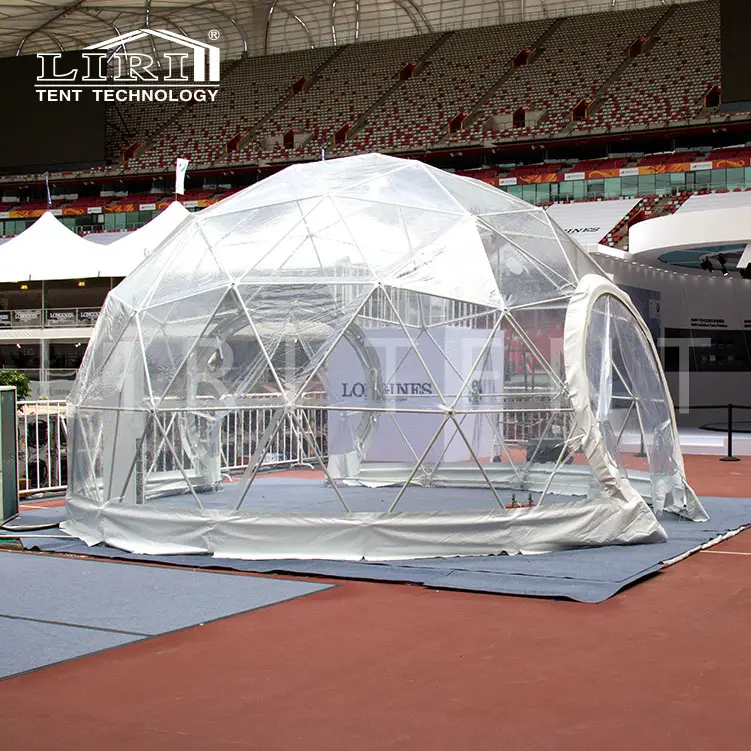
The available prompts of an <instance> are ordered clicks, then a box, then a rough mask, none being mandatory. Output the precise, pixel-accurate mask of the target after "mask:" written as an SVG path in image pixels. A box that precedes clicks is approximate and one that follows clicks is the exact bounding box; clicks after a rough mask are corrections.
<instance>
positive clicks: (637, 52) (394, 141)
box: [89, 0, 748, 175]
mask: <svg viewBox="0 0 751 751" xmlns="http://www.w3.org/2000/svg"><path fill="white" fill-rule="evenodd" d="M719 34H720V29H719V0H700V1H699V2H692V3H687V4H678V5H672V4H666V5H657V6H652V7H649V8H642V9H635V10H623V11H610V12H603V13H598V14H588V15H573V16H570V17H568V18H558V19H539V20H534V21H528V22H524V23H514V24H505V25H501V26H485V27H480V28H473V29H463V30H460V31H449V32H446V33H443V34H440V33H434V34H428V35H422V36H413V37H403V38H398V39H392V40H385V41H377V42H359V43H356V44H351V45H344V46H342V47H338V48H336V47H333V48H316V49H307V50H300V51H296V52H290V53H283V54H276V55H270V56H265V57H243V58H240V59H237V60H234V61H228V62H225V63H224V65H223V72H222V81H221V86H220V89H219V93H218V95H217V97H216V100H215V101H214V102H209V103H196V104H191V105H183V104H179V103H174V104H170V103H164V104H160V105H157V106H155V105H154V104H153V103H135V102H133V103H127V104H125V103H124V104H118V105H112V106H108V109H107V128H108V133H107V154H108V159H109V160H110V162H111V166H110V167H109V168H105V167H95V168H92V169H91V170H90V171H89V173H90V174H93V175H100V174H102V173H104V172H107V171H108V169H109V170H110V171H112V170H115V171H116V172H118V173H122V174H128V173H131V174H137V173H146V174H149V173H165V172H169V171H171V170H172V169H173V167H174V160H175V158H176V157H187V158H189V159H190V160H191V169H193V170H195V169H196V168H202V167H209V166H228V165H240V164H261V165H266V164H268V163H269V162H274V163H280V164H283V163H286V162H290V161H295V160H300V159H311V158H318V157H319V156H320V150H321V147H322V146H325V147H326V150H327V153H329V154H330V155H331V156H335V155H345V154H351V153H357V152H362V151H383V152H394V153H404V152H415V153H421V152H424V151H426V150H431V149H435V148H453V147H454V146H462V145H466V144H480V145H483V144H484V145H489V144H491V143H504V142H515V141H519V140H520V139H521V140H545V139H549V138H562V137H574V136H579V135H582V134H586V133H594V134H601V133H603V132H610V133H613V132H620V131H628V130H640V129H642V130H643V129H646V128H649V127H664V126H665V125H668V124H675V123H685V122H687V121H692V122H693V123H696V122H697V118H698V119H699V120H698V121H701V119H703V120H705V121H706V120H707V119H708V118H709V117H710V116H716V115H717V107H716V101H714V102H713V103H712V106H709V107H708V106H705V104H706V102H705V96H706V95H707V94H708V93H709V92H710V91H712V90H713V89H714V88H715V87H717V86H718V85H719V83H720V61H719V50H720V44H719ZM723 117H725V116H723ZM747 153H748V152H746V154H747ZM727 154H735V155H736V156H737V155H738V150H737V149H736V150H728V151H727ZM682 156H687V155H685V154H684V155H682ZM722 158H725V157H724V155H723V157H722ZM123 162H124V163H123ZM572 169H574V171H576V170H577V169H578V168H572ZM581 169H585V168H581Z"/></svg>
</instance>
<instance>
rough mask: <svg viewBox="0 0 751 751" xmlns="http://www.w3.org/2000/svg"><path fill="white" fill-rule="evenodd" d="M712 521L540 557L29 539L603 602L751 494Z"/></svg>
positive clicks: (724, 521)
mask: <svg viewBox="0 0 751 751" xmlns="http://www.w3.org/2000/svg"><path fill="white" fill-rule="evenodd" d="M702 501H703V502H704V503H705V506H706V508H707V511H708V512H709V514H710V517H711V519H710V521H708V522H705V523H702V524H697V523H694V522H688V521H682V520H679V519H677V518H676V517H674V516H672V515H670V514H666V515H665V516H664V517H663V519H662V522H663V525H664V527H665V529H666V530H667V532H668V536H669V539H668V541H667V542H665V543H662V544H657V545H628V546H611V547H603V548H587V549H582V550H570V551H565V552H560V553H546V554H544V555H534V556H506V555H499V556H481V557H465V558H430V559H423V560H413V561H394V562H388V563H364V562H346V561H296V560H282V561H239V560H230V559H220V558H212V557H210V556H196V555H188V556H184V555H181V556H138V555H132V554H129V553H125V552H123V551H121V550H117V549H115V548H109V547H106V546H102V545H98V546H96V547H93V548H89V547H87V546H86V545H85V544H84V543H82V542H80V541H78V540H74V539H67V540H57V539H48V540H44V539H41V540H40V539H31V538H28V539H26V540H25V541H24V542H25V545H26V546H27V547H32V546H35V547H38V548H39V549H40V550H47V551H59V552H70V553H84V554H88V555H93V556H102V557H107V558H134V559H136V560H144V559H147V560H154V561H160V562H165V563H173V564H176V565H181V566H206V567H214V568H217V567H218V568H228V569H236V570H240V571H254V572H258V573H270V572H276V573H286V574H299V575H319V576H331V577H338V578H348V579H363V580H370V581H384V582H407V583H412V584H423V585H425V586H429V587H436V588H445V589H461V590H470V591H476V592H488V593H497V594H511V595H529V596H537V597H552V598H566V599H571V600H577V601H579V602H591V603H594V602H601V601H603V600H606V599H608V598H609V597H612V596H613V595H614V594H616V593H617V592H619V591H620V590H621V589H623V588H624V587H626V586H628V585H629V584H632V583H634V582H637V581H639V580H641V579H644V578H645V577H647V576H650V575H651V574H654V573H656V572H658V571H659V570H660V569H662V568H663V567H664V565H665V563H664V562H665V561H669V560H671V559H673V558H676V557H678V556H680V555H683V554H684V553H687V552H688V551H690V550H693V549H694V548H697V547H698V546H700V545H703V544H705V543H707V542H709V541H710V540H713V539H716V538H717V537H719V536H720V535H723V534H725V533H727V532H729V531H732V530H736V529H739V528H742V527H744V526H746V525H751V499H737V498H705V499H702ZM33 514H34V515H35V514H43V515H44V518H46V519H53V518H55V516H56V515H57V518H59V519H61V518H62V509H55V510H45V511H43V512H41V511H34V512H26V513H24V514H23V515H22V517H21V519H19V520H18V521H16V522H14V523H32V522H33V520H34V519H37V518H42V517H41V516H39V517H37V516H32V515H33Z"/></svg>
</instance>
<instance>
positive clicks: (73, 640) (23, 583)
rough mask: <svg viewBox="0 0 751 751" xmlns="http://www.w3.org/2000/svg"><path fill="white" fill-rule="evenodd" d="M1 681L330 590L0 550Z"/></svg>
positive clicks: (296, 583)
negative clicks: (56, 663) (40, 668)
mask: <svg viewBox="0 0 751 751" xmlns="http://www.w3.org/2000/svg"><path fill="white" fill-rule="evenodd" d="M0 581H2V582H3V589H2V592H1V593H0V677H7V676H9V675H13V674H16V673H19V672H24V671H28V670H32V669H34V668H38V667H41V666H43V665H49V664H51V663H55V662H60V661H63V660H68V659H71V658H73V657H80V656H82V655H84V654H90V653H92V652H97V651H99V650H102V649H107V648H110V647H114V646H118V645H121V644H126V643H129V642H132V641H137V640H139V639H143V638H146V637H149V636H156V635H158V634H164V633H167V632H170V631H175V630H178V629H181V628H186V627H188V626H194V625H197V624H200V623H206V622H208V621H213V620H216V619H218V618H224V617H227V616H229V615H233V614H236V613H240V612H246V611H248V610H255V609H257V608H262V607H265V606H267V605H272V604H275V603H279V602H284V601H285V600H290V599H293V598H295V597H300V596H302V595H307V594H311V593H313V592H320V591H321V590H323V589H328V588H329V586H330V585H326V584H314V583H308V582H303V581H298V580H281V579H264V578H259V577H245V576H225V575H222V574H220V573H212V572H210V571H189V570H186V569H181V568H154V567H146V566H129V565H124V564H122V563H118V562H113V561H96V560H94V561H91V560H79V559H75V558H65V557H57V556H37V555H27V554H24V553H12V552H0Z"/></svg>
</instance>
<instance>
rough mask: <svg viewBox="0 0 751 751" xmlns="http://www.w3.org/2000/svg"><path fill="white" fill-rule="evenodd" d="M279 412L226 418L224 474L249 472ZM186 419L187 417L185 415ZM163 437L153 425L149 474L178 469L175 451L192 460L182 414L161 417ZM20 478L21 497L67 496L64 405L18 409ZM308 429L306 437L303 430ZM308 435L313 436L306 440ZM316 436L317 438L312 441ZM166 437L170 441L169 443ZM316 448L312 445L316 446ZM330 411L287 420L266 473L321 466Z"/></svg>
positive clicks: (146, 447)
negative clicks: (63, 493)
mask: <svg viewBox="0 0 751 751" xmlns="http://www.w3.org/2000/svg"><path fill="white" fill-rule="evenodd" d="M273 413H274V410H271V409H264V408H247V409H238V410H233V411H231V412H228V413H226V414H224V415H223V416H222V418H221V423H220V425H219V431H218V434H217V437H218V441H219V450H220V455H221V469H222V471H223V472H225V473H232V472H236V471H239V470H242V469H244V468H245V467H247V465H248V462H249V461H250V457H251V455H252V454H253V452H254V451H255V450H256V447H257V446H258V445H259V443H260V440H261V436H263V434H264V431H265V430H266V428H267V427H268V425H269V423H270V422H271V419H272V415H273ZM183 418H184V413H183ZM160 420H161V421H162V426H163V428H164V432H162V430H160V428H159V426H157V425H156V424H155V423H153V422H152V425H151V427H150V428H149V430H148V431H147V435H146V439H145V441H144V444H143V447H142V450H143V454H144V456H148V457H149V467H148V470H149V471H153V472H160V471H171V470H174V469H176V466H177V464H176V463H175V457H174V456H173V454H172V450H171V448H170V446H171V447H173V448H175V450H176V451H178V456H177V459H178V460H179V462H180V463H181V464H182V465H183V466H186V465H188V464H190V462H191V461H192V457H191V453H192V452H191V448H190V438H191V435H189V434H186V423H185V420H184V419H180V418H179V416H178V415H177V413H176V414H175V415H171V414H170V413H163V414H160ZM202 421H203V422H206V421H205V416H201V415H200V414H198V415H196V416H195V421H194V424H193V425H191V426H188V428H187V432H188V433H189V432H190V430H194V431H195V430H198V431H199V432H200V431H201V430H202V427H201V422H202ZM17 424H18V476H19V490H20V493H21V495H22V496H23V495H29V494H31V493H39V492H48V491H49V492H52V491H60V492H62V491H64V490H66V488H67V484H68V425H67V409H66V402H64V401H24V402H19V405H18V420H17ZM300 425H304V426H305V427H306V428H307V431H306V433H305V434H303V432H302V431H301V430H300V428H299V426H300ZM306 435H307V436H309V437H306ZM310 436H314V438H310ZM165 438H166V439H165ZM313 440H314V441H315V445H312V441H313ZM327 452H328V447H327V411H326V410H325V409H321V408H307V409H300V410H297V412H296V413H295V415H294V419H287V420H285V421H284V423H283V424H282V426H281V428H280V430H279V431H278V432H277V433H276V435H275V436H274V437H273V439H272V440H271V443H270V444H269V446H268V447H267V450H266V455H265V458H264V461H263V466H264V468H267V469H274V468H283V467H292V466H296V465H312V464H315V463H317V462H318V457H317V456H316V453H318V455H319V456H320V457H322V458H325V457H326V456H327Z"/></svg>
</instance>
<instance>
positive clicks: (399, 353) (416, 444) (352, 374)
mask: <svg viewBox="0 0 751 751" xmlns="http://www.w3.org/2000/svg"><path fill="white" fill-rule="evenodd" d="M362 333H363V336H364V340H365V342H366V347H367V349H369V350H370V351H371V352H375V353H376V354H377V359H378V368H379V369H380V375H381V380H382V383H383V391H384V394H385V398H384V399H383V402H382V403H381V404H379V405H378V406H384V407H386V408H393V409H409V410H429V409H432V410H436V411H439V410H441V408H442V407H441V399H440V396H439V395H438V394H437V393H436V388H437V389H438V390H439V391H440V392H441V393H442V394H444V396H446V395H449V394H453V395H456V394H457V393H459V392H460V390H461V387H462V383H463V377H462V376H460V375H459V374H460V373H462V374H466V373H468V372H473V366H474V365H475V364H476V363H477V360H478V358H479V357H480V355H481V354H482V353H483V347H484V346H485V343H486V342H487V339H488V335H489V331H488V330H487V329H484V330H475V329H466V328H458V327H453V326H443V327H437V328H431V329H430V334H431V336H432V337H433V339H434V340H435V341H433V339H431V338H430V336H427V335H426V334H422V335H420V336H418V333H419V332H417V331H415V332H414V333H411V335H412V337H413V339H414V338H415V337H417V339H416V347H417V350H418V351H419V353H420V357H418V356H417V354H416V353H415V351H414V350H413V349H412V348H411V347H410V345H409V341H408V340H407V338H406V336H405V334H404V332H403V331H402V330H401V329H399V328H393V329H392V328H378V329H364V330H362ZM420 358H422V360H423V362H424V363H425V366H427V370H426V368H425V366H423V363H422V362H420ZM481 362H482V363H483V366H482V367H477V368H476V369H474V374H473V376H472V377H471V378H470V380H469V383H468V388H467V389H466V390H465V394H464V397H463V398H462V399H461V400H460V403H459V404H458V405H457V406H458V409H460V410H468V411H471V410H472V408H473V406H474V407H475V408H478V409H481V408H482V406H483V402H484V401H485V400H489V399H490V398H491V396H490V395H492V399H493V402H494V403H495V404H497V403H498V402H497V400H498V398H499V395H500V394H501V393H502V390H503V332H502V331H498V332H497V334H496V336H495V338H494V341H493V342H492V344H491V345H490V346H489V347H488V349H487V351H486V352H485V354H484V355H483V357H482V358H481ZM452 365H453V367H452ZM366 369H367V368H366V367H364V366H363V359H362V358H361V357H360V355H358V353H357V352H356V351H355V349H354V347H353V346H352V344H350V342H348V341H346V340H343V341H342V342H340V344H339V345H337V347H335V348H334V351H333V352H332V353H331V357H330V359H329V363H328V368H327V375H326V378H327V383H328V387H329V389H330V390H332V391H333V393H330V394H329V403H330V404H332V405H333V404H336V405H337V406H340V407H351V409H352V410H353V412H351V413H350V412H340V411H334V410H331V411H329V417H328V426H329V453H330V454H348V453H351V452H355V451H356V450H357V441H358V439H360V440H361V439H362V437H363V433H364V432H367V431H368V429H367V427H365V426H367V419H368V416H367V413H363V412H357V410H358V409H362V408H363V407H365V406H370V407H373V406H377V405H376V403H375V401H374V400H373V399H372V393H373V382H374V378H372V377H369V375H368V373H367V372H366ZM428 371H429V372H428ZM457 371H458V372H457ZM431 376H432V378H431ZM446 398H447V400H448V399H449V397H448V396H446ZM462 417H463V416H462V415H459V416H458V419H459V420H460V422H461V426H462V430H463V431H464V433H465V435H466V436H467V438H468V439H469V441H470V442H471V443H472V446H473V449H474V450H475V451H476V452H478V455H479V456H484V457H488V456H490V455H491V451H492V445H493V430H492V427H491V424H490V422H489V421H488V419H487V418H486V417H485V415H473V414H469V415H467V416H466V417H464V419H463V421H462ZM370 419H371V420H372V422H373V424H374V425H375V427H374V428H372V429H373V430H375V433H374V435H373V436H372V437H370V438H369V440H368V445H369V448H368V451H367V455H366V456H364V457H362V459H363V461H366V462H409V463H415V461H416V458H415V456H414V455H413V453H412V452H413V451H414V453H415V454H417V456H418V457H419V456H420V455H421V454H422V452H423V451H424V450H425V449H426V448H427V445H428V442H429V441H430V439H431V438H432V436H433V435H434V434H435V432H436V430H438V427H439V425H440V424H441V421H442V419H443V417H442V415H440V414H435V415H434V414H420V413H419V412H402V413H399V414H395V415H394V419H392V417H391V416H390V415H389V414H380V415H378V417H377V418H376V419H374V418H372V417H371V418H370ZM364 420H365V422H364ZM408 444H409V445H408ZM410 447H411V448H410ZM442 456H443V461H454V462H456V461H469V460H470V459H471V455H470V453H469V450H468V449H467V446H466V444H465V443H464V441H463V440H462V438H461V437H460V436H459V435H457V434H456V429H455V428H453V427H452V426H451V425H449V426H447V428H446V429H445V430H444V431H443V432H442V434H441V436H440V437H439V439H438V440H437V441H436V443H435V445H434V446H433V448H432V449H431V450H430V452H429V454H428V456H427V459H426V461H427V462H436V461H439V460H440V459H441V457H442Z"/></svg>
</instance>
